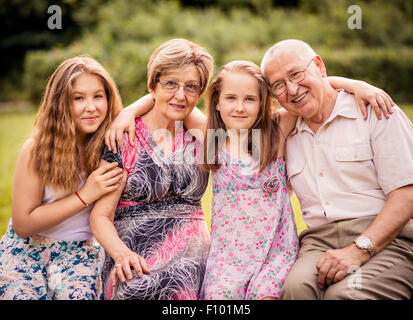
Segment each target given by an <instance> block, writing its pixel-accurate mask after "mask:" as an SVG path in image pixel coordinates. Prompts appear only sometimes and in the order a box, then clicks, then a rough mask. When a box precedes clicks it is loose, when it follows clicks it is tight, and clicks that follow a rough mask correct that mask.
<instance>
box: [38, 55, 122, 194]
mask: <svg viewBox="0 0 413 320" xmlns="http://www.w3.org/2000/svg"><path fill="white" fill-rule="evenodd" d="M82 74H91V75H96V76H97V77H99V78H100V79H101V80H102V82H103V85H104V87H105V91H106V97H107V104H108V109H107V113H106V117H105V119H104V121H103V122H102V124H101V125H100V126H99V128H98V129H97V131H96V132H94V133H90V134H88V135H87V137H86V143H85V145H84V154H83V161H82V162H81V158H80V149H79V145H78V141H77V135H76V128H75V124H74V121H73V117H72V111H71V109H72V108H71V105H72V103H73V84H74V81H75V80H76V79H77V78H78V77H79V76H81V75H82ZM121 110H122V100H121V97H120V94H119V91H118V88H117V86H116V84H115V82H114V80H113V79H112V77H111V76H110V75H109V73H108V72H107V71H106V70H105V69H104V68H103V66H102V65H101V64H100V63H99V62H97V61H96V60H94V59H93V58H90V57H88V56H77V57H74V58H71V59H68V60H65V61H64V62H62V63H61V64H60V65H59V66H58V67H57V69H56V70H55V72H54V73H53V74H52V75H51V77H50V78H49V80H48V83H47V86H46V90H45V93H44V96H43V99H42V102H41V105H40V108H39V111H38V113H37V115H36V119H35V134H34V138H35V143H34V148H33V152H32V160H33V161H34V165H35V168H36V169H37V172H38V173H39V176H40V178H41V180H42V183H43V185H44V186H51V187H53V188H55V189H61V190H65V191H70V192H73V191H75V190H77V188H78V186H79V183H80V181H81V180H83V179H85V176H84V175H83V176H82V174H81V173H83V174H86V175H89V174H90V173H91V172H92V171H93V170H95V169H96V168H97V167H98V164H99V158H100V155H101V152H102V149H103V145H104V134H105V131H106V130H107V128H108V127H109V124H110V123H111V122H112V120H113V119H114V118H115V117H116V115H117V114H118V113H119V112H120V111H121Z"/></svg>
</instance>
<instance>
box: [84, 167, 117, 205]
mask: <svg viewBox="0 0 413 320" xmlns="http://www.w3.org/2000/svg"><path fill="white" fill-rule="evenodd" d="M122 176H123V169H122V168H119V167H118V163H117V162H112V163H109V164H105V165H103V166H101V167H99V168H97V169H96V170H95V171H93V172H92V173H91V174H90V175H89V177H88V178H87V180H86V183H85V184H84V186H83V187H82V188H81V189H80V190H79V194H80V195H81V198H82V199H84V200H85V201H86V203H88V204H91V203H93V202H95V201H96V200H98V199H99V198H101V197H102V196H104V195H105V194H107V193H110V192H112V191H114V190H116V189H117V188H118V187H119V185H120V182H121V180H122Z"/></svg>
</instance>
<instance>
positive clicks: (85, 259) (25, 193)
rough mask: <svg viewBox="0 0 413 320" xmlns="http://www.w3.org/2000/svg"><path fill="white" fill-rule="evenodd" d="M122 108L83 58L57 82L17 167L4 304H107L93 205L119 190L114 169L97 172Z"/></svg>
mask: <svg viewBox="0 0 413 320" xmlns="http://www.w3.org/2000/svg"><path fill="white" fill-rule="evenodd" d="M121 109H122V101H121V98H120V95H119V92H118V89H117V87H116V85H115V82H114V81H113V79H112V78H111V77H110V75H109V74H108V73H107V72H106V70H105V69H104V68H103V67H102V65H100V64H99V63H98V62H97V61H96V60H94V59H92V58H90V57H85V56H78V57H74V58H71V59H68V60H66V61H64V62H62V63H61V64H60V65H59V66H58V68H57V69H56V71H55V72H54V73H53V74H52V76H51V77H50V79H49V81H48V83H47V87H46V91H45V94H44V97H43V100H42V103H41V106H40V108H39V111H38V113H37V116H36V120H35V130H34V133H33V135H32V136H31V137H30V138H29V139H27V141H26V142H25V143H24V145H23V147H22V149H21V152H20V155H19V157H18V160H17V166H16V171H15V180H14V187H13V201H12V219H11V220H10V223H9V226H8V230H7V232H6V234H5V235H4V236H3V238H2V239H1V242H0V299H25V300H26V299H36V300H37V299H101V298H102V284H101V280H100V274H99V272H100V270H99V269H100V268H101V264H102V263H103V257H102V256H101V253H102V251H101V249H100V246H98V245H97V244H96V243H95V242H94V241H93V234H92V232H91V229H90V225H89V213H90V211H91V209H92V206H93V203H94V202H95V201H96V200H97V199H99V198H100V197H102V196H103V195H105V194H107V193H110V192H112V191H113V190H115V189H116V188H117V187H118V186H119V182H120V180H121V178H122V170H121V169H120V168H118V167H117V166H116V163H115V164H110V165H107V166H105V167H101V168H99V169H97V167H98V163H99V157H100V154H101V152H102V149H103V139H104V134H105V131H106V130H107V128H108V127H109V124H110V123H111V121H112V120H113V119H114V117H115V116H116V114H117V113H118V112H119V111H120V110H121Z"/></svg>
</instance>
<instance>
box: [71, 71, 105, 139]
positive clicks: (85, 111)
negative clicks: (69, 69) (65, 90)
mask: <svg viewBox="0 0 413 320" xmlns="http://www.w3.org/2000/svg"><path fill="white" fill-rule="evenodd" d="M72 97H73V98H72V99H73V100H72V114H73V120H74V122H75V126H76V130H77V133H78V135H79V136H80V137H81V139H82V138H84V137H85V136H86V135H87V134H89V133H93V132H95V131H96V130H97V129H98V128H99V126H100V125H101V124H102V122H103V120H105V117H106V113H107V111H108V100H107V97H106V91H105V86H104V84H103V82H102V80H101V79H100V78H99V77H98V76H96V75H94V74H89V73H83V74H82V75H80V76H79V77H78V78H77V79H76V80H75V81H74V83H73V93H72Z"/></svg>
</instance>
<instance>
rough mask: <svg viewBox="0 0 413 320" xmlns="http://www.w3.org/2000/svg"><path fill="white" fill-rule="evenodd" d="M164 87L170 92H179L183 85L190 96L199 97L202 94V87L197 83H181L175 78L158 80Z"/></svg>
mask: <svg viewBox="0 0 413 320" xmlns="http://www.w3.org/2000/svg"><path fill="white" fill-rule="evenodd" d="M158 82H159V83H160V84H161V86H162V88H163V89H165V90H166V91H168V92H170V93H174V92H177V91H178V90H179V88H181V87H183V88H184V92H185V93H186V94H189V95H190V96H194V97H198V96H199V95H200V94H201V91H202V87H201V86H200V85H198V84H196V83H187V84H179V83H177V82H176V81H173V80H164V81H161V80H158Z"/></svg>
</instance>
